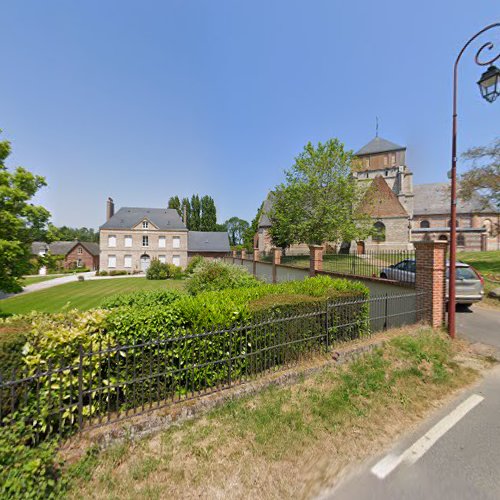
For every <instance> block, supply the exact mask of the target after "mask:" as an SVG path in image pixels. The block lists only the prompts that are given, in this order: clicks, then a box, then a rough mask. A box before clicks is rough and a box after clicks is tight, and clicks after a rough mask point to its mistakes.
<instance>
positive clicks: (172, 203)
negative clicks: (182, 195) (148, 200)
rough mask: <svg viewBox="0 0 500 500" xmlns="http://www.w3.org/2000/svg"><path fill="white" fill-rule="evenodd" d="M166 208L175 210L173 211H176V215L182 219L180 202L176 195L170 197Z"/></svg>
mask: <svg viewBox="0 0 500 500" xmlns="http://www.w3.org/2000/svg"><path fill="white" fill-rule="evenodd" d="M168 208H175V210H177V213H178V214H179V215H180V216H181V217H182V211H181V201H180V200H179V197H178V196H177V195H176V196H171V197H170V199H169V200H168Z"/></svg>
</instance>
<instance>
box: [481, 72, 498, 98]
mask: <svg viewBox="0 0 500 500" xmlns="http://www.w3.org/2000/svg"><path fill="white" fill-rule="evenodd" d="M477 84H478V85H479V89H480V90H481V95H482V96H483V97H484V98H485V99H486V100H487V101H488V102H493V101H494V100H495V99H496V98H497V97H498V96H499V95H500V69H498V68H497V67H496V66H493V65H491V66H490V67H489V68H488V69H487V70H486V71H485V72H484V73H483V74H482V75H481V78H480V79H479V81H478V82H477Z"/></svg>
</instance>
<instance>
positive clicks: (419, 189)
mask: <svg viewBox="0 0 500 500" xmlns="http://www.w3.org/2000/svg"><path fill="white" fill-rule="evenodd" d="M449 186H450V185H449V183H447V182H435V183H432V184H417V185H415V186H413V194H414V195H415V197H414V205H413V214H414V215H432V214H447V213H449V212H450V190H449ZM488 212H490V213H491V212H493V213H496V210H495V209H494V208H493V207H492V206H484V204H483V203H482V201H481V200H480V199H479V198H478V197H473V198H472V199H470V200H468V201H464V200H461V199H460V198H458V201H457V213H459V214H460V213H461V214H463V213H488Z"/></svg>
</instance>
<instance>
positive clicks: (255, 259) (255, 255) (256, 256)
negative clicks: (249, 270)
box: [253, 248, 260, 276]
mask: <svg viewBox="0 0 500 500" xmlns="http://www.w3.org/2000/svg"><path fill="white" fill-rule="evenodd" d="M259 257H260V255H259V249H258V248H254V249H253V275H254V276H257V262H258V261H259Z"/></svg>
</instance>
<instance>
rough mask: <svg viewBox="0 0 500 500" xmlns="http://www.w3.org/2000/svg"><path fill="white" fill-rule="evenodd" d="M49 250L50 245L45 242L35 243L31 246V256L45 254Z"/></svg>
mask: <svg viewBox="0 0 500 500" xmlns="http://www.w3.org/2000/svg"><path fill="white" fill-rule="evenodd" d="M48 249H49V245H48V244H47V243H45V242H44V241H34V242H33V243H32V244H31V255H40V252H42V253H45V252H47V250H48Z"/></svg>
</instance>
